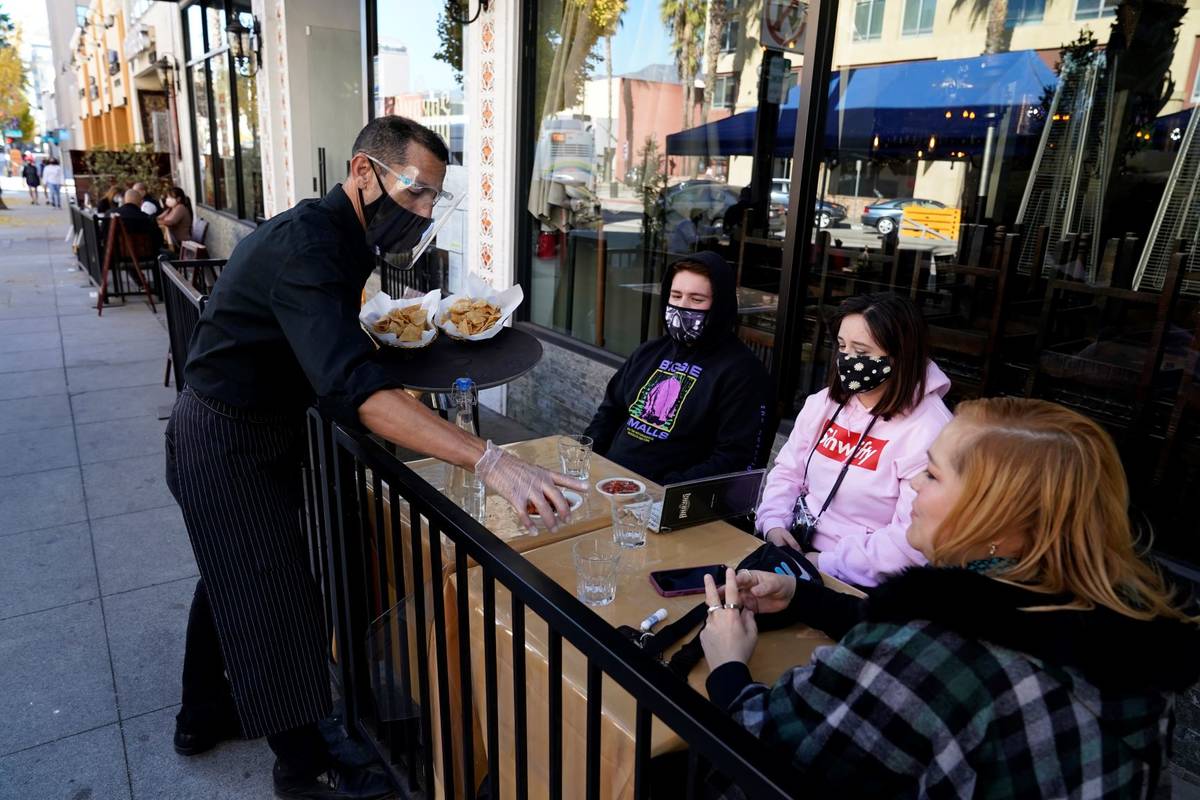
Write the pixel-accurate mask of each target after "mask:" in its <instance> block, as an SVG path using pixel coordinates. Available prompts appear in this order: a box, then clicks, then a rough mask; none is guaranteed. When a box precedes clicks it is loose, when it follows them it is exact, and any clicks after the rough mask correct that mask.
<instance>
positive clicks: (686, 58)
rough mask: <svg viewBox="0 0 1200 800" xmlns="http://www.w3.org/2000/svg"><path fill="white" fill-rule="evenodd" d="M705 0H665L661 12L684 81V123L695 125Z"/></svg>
mask: <svg viewBox="0 0 1200 800" xmlns="http://www.w3.org/2000/svg"><path fill="white" fill-rule="evenodd" d="M704 7H705V2H704V0H661V2H660V5H659V15H660V16H661V18H662V21H663V24H664V25H666V26H667V31H668V32H669V33H670V34H671V39H672V40H673V41H672V47H671V49H672V51H673V53H674V55H675V69H676V71H677V72H678V73H679V80H680V82H682V83H683V127H684V129H687V128H690V127H692V107H693V106H694V105H695V96H694V94H695V85H696V73H697V72H698V71H699V69H700V55H701V53H702V51H703V47H704V11H705V8H704Z"/></svg>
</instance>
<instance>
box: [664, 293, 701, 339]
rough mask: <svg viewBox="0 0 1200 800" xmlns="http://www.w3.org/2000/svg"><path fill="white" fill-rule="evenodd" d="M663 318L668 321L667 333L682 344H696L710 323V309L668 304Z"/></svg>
mask: <svg viewBox="0 0 1200 800" xmlns="http://www.w3.org/2000/svg"><path fill="white" fill-rule="evenodd" d="M663 318H664V319H665V320H666V323H667V333H668V334H670V336H671V338H672V339H674V340H675V341H677V342H679V343H680V344H688V345H691V344H695V343H696V342H697V341H699V340H700V337H701V335H703V333H704V326H705V325H706V324H707V323H708V309H697V308H680V307H679V306H675V305H671V304H670V303H668V304H667V308H666V311H664V312H663Z"/></svg>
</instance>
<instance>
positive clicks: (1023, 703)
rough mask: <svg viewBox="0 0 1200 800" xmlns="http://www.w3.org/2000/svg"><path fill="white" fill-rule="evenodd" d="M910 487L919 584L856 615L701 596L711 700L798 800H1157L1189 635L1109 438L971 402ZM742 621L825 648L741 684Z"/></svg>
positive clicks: (834, 601)
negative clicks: (833, 797) (1146, 541)
mask: <svg viewBox="0 0 1200 800" xmlns="http://www.w3.org/2000/svg"><path fill="white" fill-rule="evenodd" d="M913 485H914V486H915V487H916V491H917V497H916V500H915V501H914V502H913V513H912V524H911V526H910V527H909V528H908V533H907V538H908V542H909V545H910V546H911V547H913V548H914V549H917V550H919V551H920V552H921V553H923V554H924V556H925V557H926V558H927V559H928V560H929V564H930V566H924V567H914V568H910V569H908V570H906V571H904V572H903V573H902V574H900V575H897V576H893V577H891V578H889V579H887V580H886V581H884V582H883V583H881V584H880V585H879V586H878V588H876V589H875V590H874V591H872V592H871V594H870V595H869V596H868V597H867V598H866V599H861V598H856V597H851V596H849V595H844V594H840V593H837V592H834V591H832V590H830V589H827V588H825V587H822V586H819V585H816V584H813V583H807V582H797V581H796V580H795V579H794V578H791V577H788V576H784V575H777V574H774V573H767V572H751V571H748V570H743V571H741V572H739V573H738V574H737V575H736V576H735V575H734V574H733V572H732V570H730V571H729V572H728V573H727V575H726V579H725V580H726V589H727V590H728V591H727V592H726V594H725V602H726V605H725V606H724V607H722V606H721V605H720V604H721V599H720V596H719V594H718V589H717V587H715V586H714V585H713V582H712V579H711V578H706V591H707V602H708V605H709V606H710V612H709V615H708V624H707V626H706V627H705V629H704V631H703V632H702V633H701V635H700V640H701V643H702V645H703V647H704V653H705V657H706V658H707V660H708V664H709V666H710V668H711V669H712V672H711V674H710V675H709V677H708V683H707V689H708V694H709V697H711V698H712V699H713V701H714V702H715V703H717V704H718V705H720V706H721V707H722V708H724V709H726V710H728V711H729V713H730V714H732V715H733V718H734V720H736V721H737V723H738V724H740V725H741V726H742V727H744V728H746V729H747V730H749V731H750V732H751V733H753V734H754V735H755V736H757V737H758V738H759V739H760V740H761V742H762V744H763V745H764V746H765V747H769V748H774V749H776V750H777V751H778V752H779V753H780V755H781V757H784V758H787V759H789V760H790V761H791V763H792V764H793V765H794V766H796V767H797V768H799V769H800V770H802V771H803V773H804V776H805V789H806V792H807V791H811V792H814V793H815V796H820V795H822V794H823V793H824V792H823V791H822V790H828V789H832V788H836V790H837V791H838V792H839V793H841V794H843V795H845V796H848V797H896V796H915V795H920V796H936V797H972V796H980V795H982V796H994V797H1022V798H1025V797H1150V796H1154V793H1155V785H1156V784H1157V783H1158V780H1159V778H1160V776H1161V775H1162V771H1163V769H1164V767H1165V766H1166V764H1165V762H1166V756H1167V750H1168V745H1169V743H1170V736H1171V730H1172V728H1173V718H1174V711H1173V709H1174V699H1173V694H1175V693H1177V692H1180V691H1183V690H1185V689H1187V688H1188V687H1189V686H1191V685H1192V684H1194V683H1195V682H1196V681H1197V679H1198V678H1200V627H1198V623H1200V618H1197V617H1195V616H1193V614H1194V609H1190V610H1185V608H1184V607H1183V606H1182V605H1181V603H1180V602H1179V601H1178V600H1177V599H1176V597H1175V593H1174V592H1173V591H1172V590H1171V589H1170V588H1169V587H1168V586H1167V584H1166V583H1165V581H1164V580H1163V578H1162V576H1161V575H1160V574H1159V573H1158V572H1157V571H1156V570H1155V569H1154V568H1153V567H1152V566H1150V565H1149V564H1148V563H1146V562H1145V561H1143V560H1142V559H1141V558H1140V557H1139V555H1138V553H1137V549H1136V547H1135V543H1134V539H1133V536H1132V534H1131V531H1130V523H1129V516H1128V500H1129V492H1128V486H1127V483H1126V478H1125V473H1124V470H1123V468H1122V466H1121V461H1120V458H1119V456H1118V454H1117V449H1116V447H1115V446H1114V445H1113V442H1112V439H1111V438H1110V437H1109V436H1108V434H1107V433H1105V431H1104V430H1103V429H1102V428H1101V427H1100V426H1099V425H1097V424H1096V423H1095V422H1093V421H1092V420H1090V419H1087V418H1086V417H1084V416H1083V415H1081V414H1078V413H1076V412H1074V411H1070V410H1068V409H1066V408H1063V407H1062V406H1059V405H1055V404H1053V403H1050V402H1046V401H1043V400H1024V399H1016V398H989V399H985V400H972V401H968V402H964V403H962V404H961V405H960V406H959V407H958V414H957V416H956V417H955V419H954V421H953V422H951V423H950V424H949V425H948V426H946V427H945V428H944V429H943V430H942V432H941V434H940V435H939V436H938V438H937V440H936V441H935V442H934V443H933V445H932V446H931V447H930V449H929V465H928V469H927V470H926V471H924V472H922V473H921V474H920V475H918V476H917V477H916V478H914V480H913ZM739 604H740V606H741V607H740V608H739V607H738V606H739ZM713 605H717V606H718V607H717V609H715V610H712V608H711V607H712V606H713ZM729 605H733V606H735V607H734V608H729V607H728V606H729ZM756 613H757V614H783V615H786V616H785V617H784V618H782V619H781V618H776V619H775V620H773V623H774V624H778V623H780V622H784V621H787V619H788V618H789V617H790V619H791V621H795V622H801V623H804V624H807V625H811V626H813V627H816V628H818V629H820V630H823V631H824V632H825V633H827V634H828V635H829V636H831V637H833V638H835V639H838V640H839V641H838V643H837V644H836V645H833V646H831V647H825V648H821V649H819V650H817V651H816V653H815V654H814V656H813V660H812V663H810V664H808V665H806V666H798V667H794V668H792V669H791V670H789V671H788V672H787V673H785V674H784V675H783V677H782V678H780V679H779V680H778V681H777V682H776V683H775V685H774V686H770V687H768V686H765V685H762V684H759V683H755V682H753V680H752V678H751V676H750V672H749V670H748V669H747V667H746V662H747V660H748V659H749V656H750V654H751V652H752V651H753V650H754V646H755V640H756V630H757V627H756V622H755V614H756ZM773 626H774V625H773Z"/></svg>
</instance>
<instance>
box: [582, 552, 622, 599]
mask: <svg viewBox="0 0 1200 800" xmlns="http://www.w3.org/2000/svg"><path fill="white" fill-rule="evenodd" d="M572 550H573V552H574V554H575V596H576V597H578V598H579V599H580V600H582V601H583V602H585V603H587V604H588V605H589V606H606V605H608V604H609V603H611V602H612V601H613V600H615V599H616V597H617V567H618V566H619V565H620V561H621V548H619V547H617V546H616V545H615V544H613V543H612V542H610V541H608V540H607V539H595V538H588V539H584V540H581V541H577V542H575V543H574V544H573V545H572Z"/></svg>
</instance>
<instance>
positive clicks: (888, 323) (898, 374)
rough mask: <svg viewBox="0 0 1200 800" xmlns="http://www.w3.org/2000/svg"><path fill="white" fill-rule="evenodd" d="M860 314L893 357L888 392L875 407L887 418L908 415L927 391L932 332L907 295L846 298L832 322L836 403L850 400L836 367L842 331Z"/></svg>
mask: <svg viewBox="0 0 1200 800" xmlns="http://www.w3.org/2000/svg"><path fill="white" fill-rule="evenodd" d="M854 314H861V315H862V317H863V319H864V320H866V323H867V329H868V330H870V331H871V338H872V339H874V340H875V343H876V344H878V345H879V346H880V348H882V349H883V352H884V353H886V354H887V355H889V356H891V358H892V375H891V377H890V378H889V379H888V380H886V381H885V382H884V383H883V396H882V397H881V398H880V399H879V402H878V403H877V404H876V405H875V408H874V409H873V412H874V413H875V414H877V415H879V416H881V417H883V418H884V419H891V418H892V417H895V416H901V415H904V414H907V413H908V412H909V411H911V410H913V409H914V408H916V406H917V404H918V403H920V402H921V398H923V397H924V396H925V371H926V369H927V368H928V365H929V333H928V332H927V330H926V328H925V320H924V318H922V316H921V312H920V311H918V310H917V307H916V306H915V305H913V303H912V301H911V300H909V299H908V298H907V297H905V296H904V295H899V294H893V293H892V292H878V293H875V294H862V295H857V296H855V297H849V298H847V299H845V300H843V301H842V304H841V305H840V306H838V308H837V311H835V312H834V314H833V317H832V318H831V319H830V321H829V331H830V333H831V334H832V336H831V338H832V339H833V348H832V352H831V353H830V357H829V397H830V399H832V400H833V401H834V402H836V403H844V402H846V401H847V400H849V399H850V397H851V396H852V392H850V391H849V390H848V389H847V388H846V387H845V386H843V385H842V381H841V379H840V378H839V377H838V370H837V351H838V348H837V333H838V330H839V329H840V328H841V327H842V320H844V319H845V318H846V317H849V316H853V315H854Z"/></svg>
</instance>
